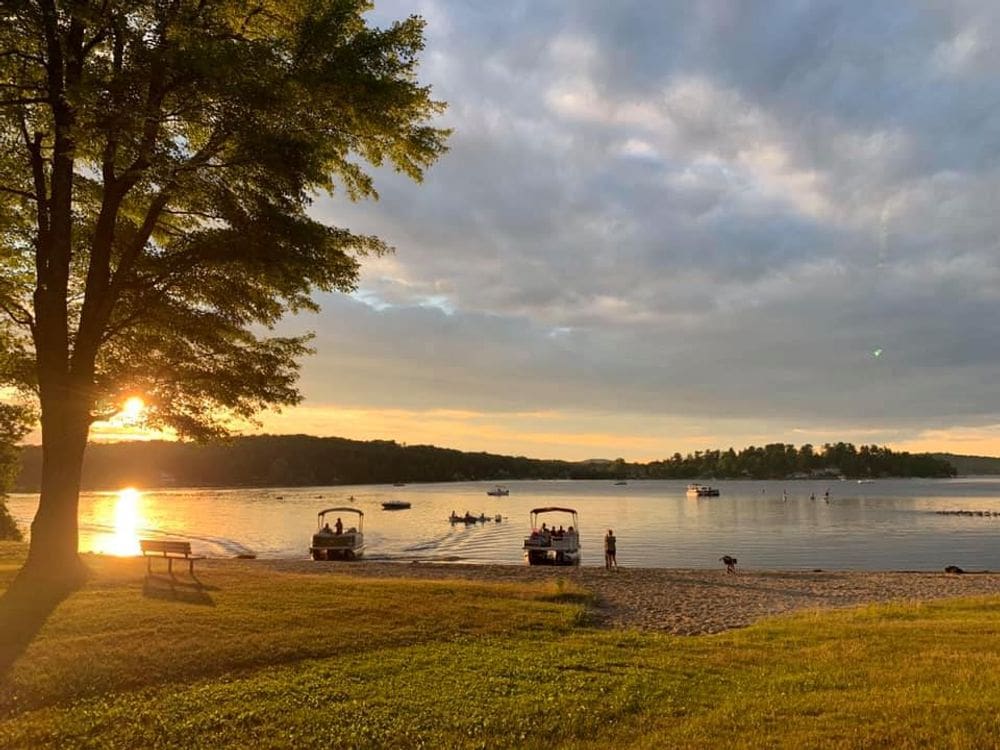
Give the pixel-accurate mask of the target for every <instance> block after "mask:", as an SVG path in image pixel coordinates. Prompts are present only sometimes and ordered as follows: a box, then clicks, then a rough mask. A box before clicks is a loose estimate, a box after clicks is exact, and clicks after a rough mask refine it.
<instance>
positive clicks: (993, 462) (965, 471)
mask: <svg viewBox="0 0 1000 750" xmlns="http://www.w3.org/2000/svg"><path fill="white" fill-rule="evenodd" d="M932 455H933V456H934V457H935V458H940V459H941V460H942V461H947V462H948V463H950V464H951V465H952V466H954V467H955V470H956V471H957V472H958V473H959V474H961V475H963V476H970V475H972V476H974V475H977V474H979V475H983V474H1000V458H991V457H990V456H956V455H955V454H954V453H934V454H932Z"/></svg>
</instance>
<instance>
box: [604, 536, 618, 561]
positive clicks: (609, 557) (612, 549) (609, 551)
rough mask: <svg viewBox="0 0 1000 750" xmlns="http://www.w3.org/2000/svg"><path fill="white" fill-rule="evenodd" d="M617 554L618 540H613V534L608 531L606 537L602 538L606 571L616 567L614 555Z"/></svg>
mask: <svg viewBox="0 0 1000 750" xmlns="http://www.w3.org/2000/svg"><path fill="white" fill-rule="evenodd" d="M617 552H618V540H617V539H615V532H614V531H612V530H611V529H608V535H607V536H606V537H604V567H605V568H607V569H608V570H611V569H612V568H617V567H618V560H616V559H615V555H616V554H617Z"/></svg>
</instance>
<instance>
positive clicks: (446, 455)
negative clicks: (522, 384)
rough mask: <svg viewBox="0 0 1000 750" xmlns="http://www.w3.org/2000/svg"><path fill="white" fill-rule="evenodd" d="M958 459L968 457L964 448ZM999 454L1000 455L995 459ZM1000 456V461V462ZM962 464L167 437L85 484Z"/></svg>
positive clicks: (792, 452)
mask: <svg viewBox="0 0 1000 750" xmlns="http://www.w3.org/2000/svg"><path fill="white" fill-rule="evenodd" d="M21 458H22V461H21V464H22V465H21V473H20V476H19V477H18V481H17V484H16V487H15V489H17V490H18V491H22V492H35V491H37V490H38V487H39V482H40V477H41V458H42V452H41V448H39V447H38V446H29V447H27V448H25V449H24V451H23V452H22V456H21ZM955 458H958V459H961V458H963V457H962V456H956V457H955ZM986 460H990V461H997V459H986ZM998 463H1000V462H998ZM954 474H955V468H954V467H953V465H952V464H951V463H950V462H949V461H946V460H944V459H942V458H937V457H934V456H931V455H929V454H910V453H895V452H893V451H891V450H889V449H888V448H880V447H878V446H874V445H862V446H860V447H857V448H856V447H855V446H854V445H852V444H850V443H836V444H833V445H825V446H823V447H822V449H817V450H814V449H813V447H812V446H808V445H804V446H802V447H801V449H797V448H796V447H795V446H793V445H785V444H782V443H773V444H769V445H765V446H760V447H755V446H750V447H748V448H744V449H742V450H741V451H739V452H737V451H735V450H733V449H732V448H730V449H729V450H727V451H719V450H707V451H696V452H695V453H693V454H688V455H687V456H681V455H680V454H679V453H678V454H674V455H673V456H672V457H671V458H669V459H665V460H662V461H652V462H650V463H645V464H641V463H628V462H626V461H624V460H623V459H616V460H614V461H610V460H605V459H590V460H587V461H577V462H574V461H550V460H542V459H535V458H525V457H524V456H502V455H496V454H492V453H466V452H463V451H457V450H451V449H448V448H437V447H435V446H432V445H400V444H399V443H396V442H395V441H392V440H371V441H360V440H347V439H345V438H337V437H322V438H321V437H313V436H310V435H259V436H252V437H240V438H235V439H233V440H230V441H226V442H216V443H208V444H193V443H175V442H167V441H152V442H131V443H93V444H91V445H90V446H89V447H88V449H87V454H86V460H85V461H84V467H83V477H82V488H83V489H85V490H103V489H118V488H120V487H127V486H129V485H134V486H137V487H171V486H173V487H304V486H311V485H315V486H325V485H338V484H384V483H393V482H450V481H493V482H504V481H505V480H508V479H729V478H732V479H783V478H787V477H800V476H801V477H813V478H816V479H819V478H822V477H827V478H829V477H831V476H845V477H848V478H855V477H857V478H862V477H947V476H953V475H954Z"/></svg>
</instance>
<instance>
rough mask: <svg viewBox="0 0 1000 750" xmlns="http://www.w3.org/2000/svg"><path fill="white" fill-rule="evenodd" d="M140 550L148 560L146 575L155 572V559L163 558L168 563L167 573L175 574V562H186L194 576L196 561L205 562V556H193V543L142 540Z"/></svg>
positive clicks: (168, 540)
mask: <svg viewBox="0 0 1000 750" xmlns="http://www.w3.org/2000/svg"><path fill="white" fill-rule="evenodd" d="M139 549H141V550H142V556H143V557H145V558H147V560H146V574H147V575H148V574H149V573H151V572H152V571H153V558H154V557H162V558H164V559H165V560H166V561H167V572H169V573H171V574H173V572H174V560H186V561H187V563H188V572H189V573H190V574H191V575H194V561H195V560H204V559H205V557H204V556H203V555H193V554H191V542H179V541H173V540H170V539H140V540H139Z"/></svg>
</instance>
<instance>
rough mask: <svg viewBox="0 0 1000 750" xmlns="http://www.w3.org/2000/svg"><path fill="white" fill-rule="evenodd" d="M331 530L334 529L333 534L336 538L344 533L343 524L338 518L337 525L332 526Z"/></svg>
mask: <svg viewBox="0 0 1000 750" xmlns="http://www.w3.org/2000/svg"><path fill="white" fill-rule="evenodd" d="M333 528H334V529H336V531H335V532H334V533H335V534H337V536H340V535H341V534H343V533H344V522H343V521H341V520H340V519H339V518H338V519H337V523H335V524H334V525H333Z"/></svg>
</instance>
